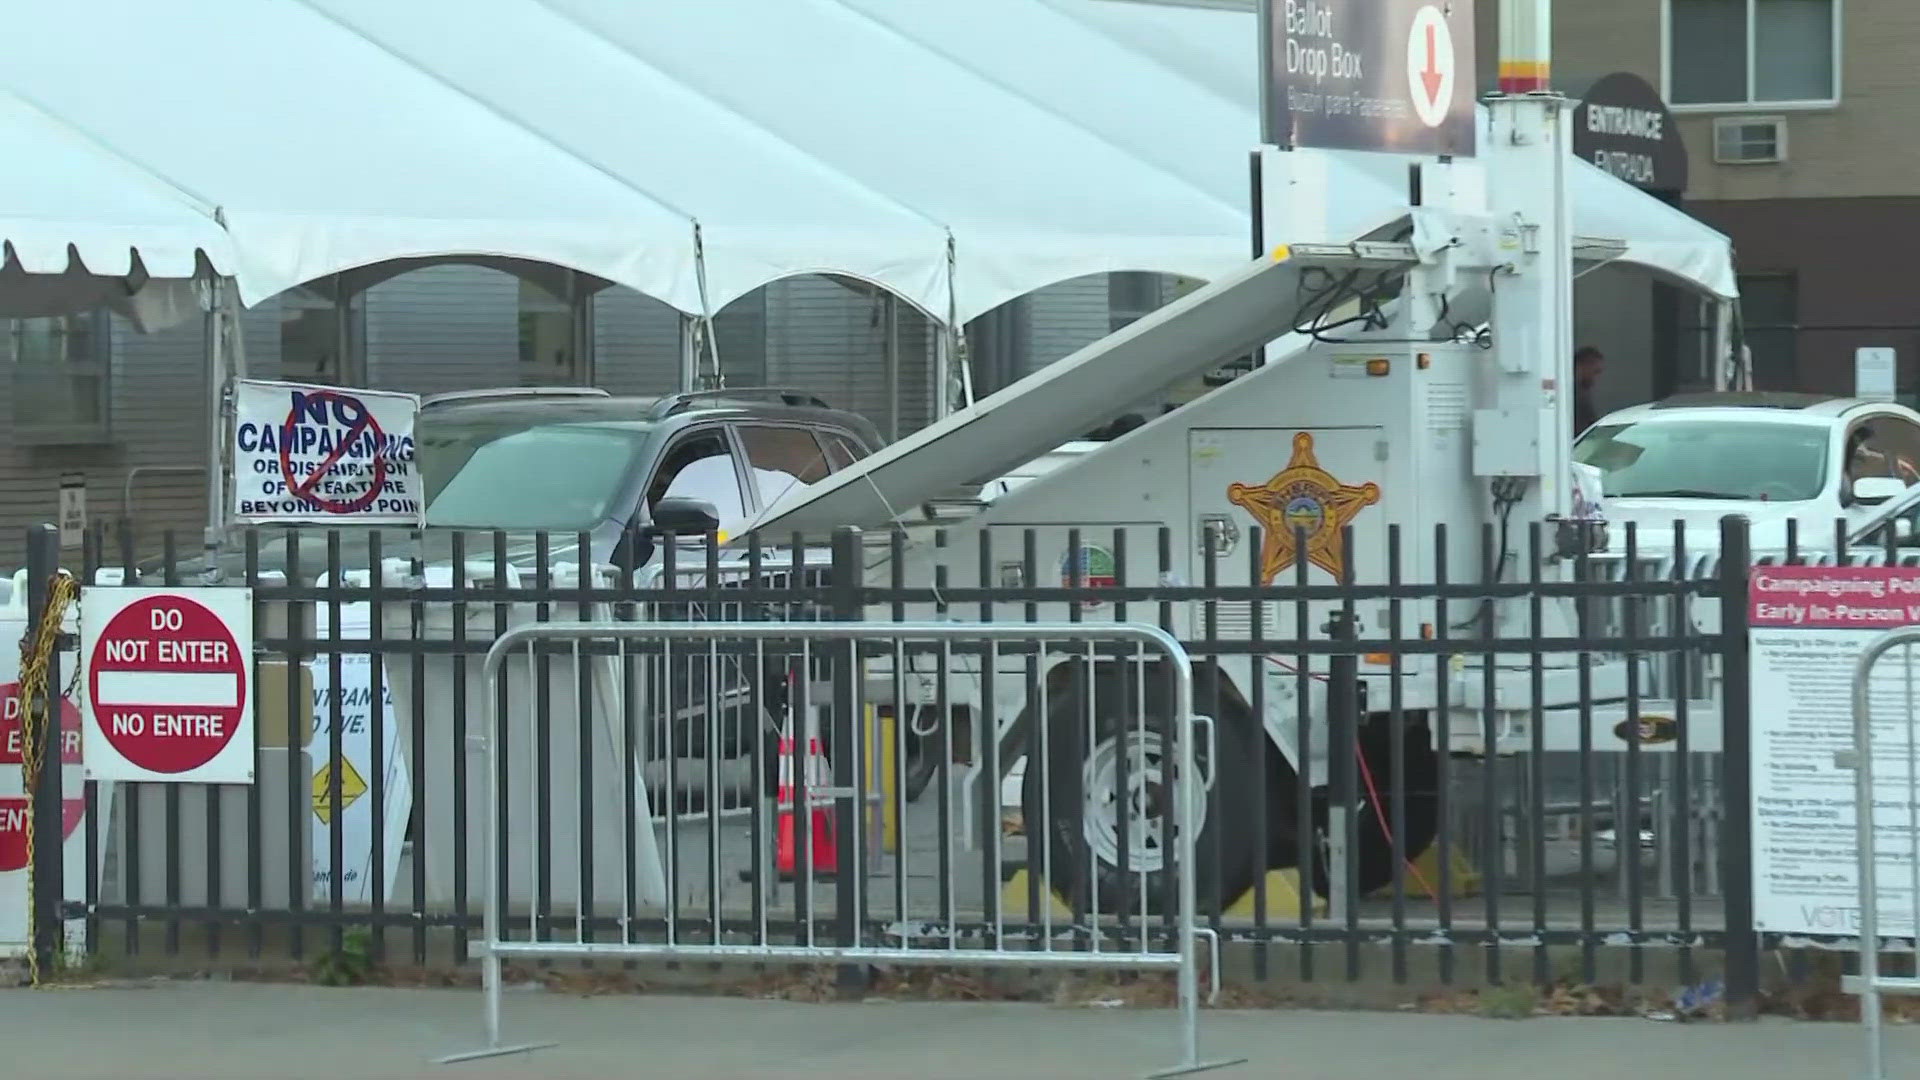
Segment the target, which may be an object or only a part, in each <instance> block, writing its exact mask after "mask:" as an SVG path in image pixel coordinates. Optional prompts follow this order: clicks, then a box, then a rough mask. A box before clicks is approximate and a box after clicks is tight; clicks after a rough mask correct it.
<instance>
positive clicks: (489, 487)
mask: <svg viewBox="0 0 1920 1080" xmlns="http://www.w3.org/2000/svg"><path fill="white" fill-rule="evenodd" d="M647 434H648V433H647V431H646V430H645V429H643V428H637V427H624V426H623V427H612V426H608V427H598V426H593V425H587V424H540V425H535V426H532V427H528V426H525V425H522V424H514V425H505V424H487V423H464V424H463V423H461V422H459V421H458V420H453V419H448V418H444V417H443V418H439V419H437V420H434V421H428V420H427V419H426V418H425V417H422V418H421V422H420V425H419V430H418V438H417V445H418V451H417V452H418V455H419V462H420V476H421V479H422V480H423V481H425V483H426V488H427V524H428V525H429V526H433V527H438V528H459V529H507V530H520V529H525V530H544V529H552V530H566V531H576V530H581V529H590V528H592V527H594V526H595V525H598V524H599V523H600V522H602V521H604V520H605V519H606V517H607V515H608V513H610V512H611V511H612V509H613V502H614V499H615V498H616V497H618V495H619V494H620V487H621V484H622V482H623V481H624V480H625V479H626V477H627V476H628V475H629V474H630V473H631V472H632V471H633V469H634V468H635V464H636V460H637V459H638V457H639V456H640V451H641V448H642V447H643V446H644V445H645V444H646V441H647Z"/></svg>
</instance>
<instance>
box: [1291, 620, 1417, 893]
mask: <svg viewBox="0 0 1920 1080" xmlns="http://www.w3.org/2000/svg"><path fill="white" fill-rule="evenodd" d="M1267 662H1268V663H1270V664H1272V665H1274V666H1275V667H1277V668H1279V669H1281V670H1282V671H1289V672H1292V673H1294V674H1296V675H1298V674H1300V669H1299V668H1297V667H1295V666H1294V665H1292V664H1289V663H1287V662H1286V661H1285V660H1282V659H1280V658H1279V657H1276V656H1269V657H1267ZM1306 675H1307V677H1308V678H1310V679H1318V680H1319V681H1321V682H1327V681H1329V680H1328V678H1327V677H1326V676H1325V675H1321V674H1318V673H1317V672H1312V671H1309V672H1307V673H1306ZM1353 756H1354V758H1355V759H1356V760H1358V761H1359V762H1360V775H1361V776H1362V777H1363V778H1364V779H1365V780H1366V784H1367V798H1368V799H1369V800H1370V801H1371V802H1372V803H1373V816H1374V817H1375V818H1376V819H1377V820H1378V821H1379V822H1380V835H1382V836H1384V837H1386V838H1387V846H1388V848H1389V849H1391V848H1392V846H1393V826H1392V825H1390V824H1388V823H1387V810H1386V806H1387V804H1386V802H1385V801H1383V800H1382V799H1381V798H1380V788H1379V785H1377V784H1376V783H1375V782H1374V779H1373V766H1371V765H1369V764H1367V755H1366V752H1365V751H1364V750H1362V749H1361V748H1360V745H1359V742H1358V740H1355V743H1354V748H1353ZM1407 869H1409V870H1411V871H1413V877H1414V880H1415V881H1418V882H1419V883H1420V887H1421V888H1423V889H1425V890H1426V891H1427V896H1428V898H1430V899H1438V898H1439V896H1440V893H1439V891H1438V890H1436V889H1435V888H1434V887H1433V885H1432V883H1431V882H1429V881H1427V877H1426V875H1425V874H1422V873H1421V872H1420V867H1418V866H1417V865H1415V864H1414V862H1413V860H1412V859H1408V860H1407Z"/></svg>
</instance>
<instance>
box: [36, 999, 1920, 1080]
mask: <svg viewBox="0 0 1920 1080" xmlns="http://www.w3.org/2000/svg"><path fill="white" fill-rule="evenodd" d="M480 1001H481V999H480V996H479V994H478V993H477V992H474V991H469V990H391V989H371V988H356V989H323V988H318V987H309V986H275V985H257V984H247V983H186V982H156V983H142V984H133V985H126V986H116V987H111V988H98V989H52V990H40V991H33V990H5V991H0V1075H5V1076H8V1077H21V1078H23V1080H25V1078H33V1080H82V1078H84V1080H95V1078H100V1080H105V1078H112V1080H171V1078H176V1077H178V1078H182V1080H185V1078H192V1080H241V1078H245V1080H260V1078H267V1077H273V1078H285V1080H346V1078H379V1080H401V1078H407V1080H428V1078H431V1080H462V1078H464V1077H473V1078H474V1080H491V1078H500V1077H522V1078H528V1080H532V1078H536V1077H537V1078H540V1080H576V1078H578V1080H587V1078H592V1080H610V1078H617V1077H675V1078H701V1080H731V1078H747V1077H753V1078H760V1077H770V1076H779V1077H781V1078H783V1080H903V1078H911V1080H1007V1078H1029V1077H1031V1078H1036V1080H1037V1078H1042V1077H1044V1078H1048V1080H1080V1078H1088V1080H1091V1078H1095V1077H1099V1078H1109V1077H1137V1076H1143V1075H1145V1074H1147V1073H1149V1072H1151V1071H1153V1070H1154V1068H1156V1067H1158V1066H1164V1065H1168V1064H1172V1062H1173V1057H1174V1054H1175V1043H1174V1036H1175V1025H1174V1017H1173V1014H1171V1013H1167V1012H1158V1011H1149V1010H1132V1009H1101V1008H1085V1007H1072V1008H1069V1007H1059V1006H1050V1005H1044V1004H1000V1003H992V1004H989V1003H951V1002H936V1003H909V1002H866V1003H860V1004H831V1005H821V1004H803V1003H790V1002H783V1001H755V1000H744V999H738V998H693V997H669V996H652V995H648V996H600V997H573V996H566V995H561V994H556V993H551V992H548V991H545V990H528V991H519V992H512V993H509V994H508V995H507V996H506V999H505V1012H504V1017H505V1023H504V1034H505V1036H506V1039H507V1040H508V1041H528V1040H542V1041H544V1040H554V1041H557V1042H558V1043H559V1045H558V1046H556V1047H554V1048H552V1049H546V1050H540V1051H537V1052H535V1053H532V1054H525V1055H517V1056H513V1057H506V1058H495V1059H491V1060H484V1061H472V1062H464V1063H460V1064H452V1065H436V1064H433V1063H432V1062H433V1059H435V1058H438V1057H440V1056H442V1055H446V1054H449V1053H456V1052H459V1051H462V1050H468V1049H473V1048H475V1047H476V1046H477V1045H478V1042H479V1039H480V1036H481V1030H480ZM1202 1020H1203V1027H1202V1029H1201V1031H1202V1044H1203V1048H1204V1049H1205V1050H1207V1051H1209V1052H1211V1053H1212V1054H1215V1055H1231V1056H1235V1057H1247V1058H1250V1059H1251V1060H1250V1062H1249V1063H1248V1064H1246V1065H1241V1066H1239V1067H1237V1068H1233V1069H1229V1070H1224V1071H1221V1072H1216V1073H1210V1074H1207V1075H1209V1076H1218V1077H1221V1078H1222V1080H1228V1078H1241V1077H1245V1078H1249V1080H1251V1078H1254V1077H1260V1078H1267V1077H1286V1078H1288V1080H1356V1078H1370V1077H1391V1078H1395V1080H1398V1078H1402V1077H1415V1076H1417V1077H1420V1078H1421V1080H1506V1078H1513V1080H1522V1078H1525V1080H1537V1078H1539V1077H1552V1078H1553V1080H1589V1078H1591V1080H1619V1078H1620V1077H1622V1076H1700V1075H1709V1076H1739V1077H1742V1078H1743V1080H1771V1078H1774V1077H1778V1078H1780V1080H1805V1078H1806V1077H1808V1076H1842V1075H1858V1074H1859V1070H1860V1062H1861V1060H1862V1057H1861V1054H1862V1048H1863V1045H1864V1044H1863V1041H1862V1039H1861V1036H1860V1029H1859V1028H1858V1027H1857V1026H1855V1025H1852V1024H1840V1023H1807V1022H1796V1021H1790V1020H1763V1021H1761V1022H1758V1023H1752V1024H1737V1025H1735V1024H1721V1023H1704V1022H1703V1023H1687V1024H1676V1023H1660V1022H1656V1021H1652V1020H1646V1019H1575V1018H1548V1017H1539V1018H1535V1019H1531V1020H1517V1021H1516V1020H1489V1019H1481V1018H1478V1017H1471V1016H1443V1015H1425V1014H1414V1013H1374V1012H1352V1013H1327V1012H1305V1011H1260V1012H1236V1011H1209V1012H1207V1013H1205V1014H1203V1016H1202ZM1890 1044H1891V1055H1890V1065H1891V1068H1890V1072H1892V1073H1893V1074H1894V1075H1909V1074H1912V1073H1915V1072H1920V1028H1904V1027H1896V1028H1894V1029H1892V1030H1891V1035H1890Z"/></svg>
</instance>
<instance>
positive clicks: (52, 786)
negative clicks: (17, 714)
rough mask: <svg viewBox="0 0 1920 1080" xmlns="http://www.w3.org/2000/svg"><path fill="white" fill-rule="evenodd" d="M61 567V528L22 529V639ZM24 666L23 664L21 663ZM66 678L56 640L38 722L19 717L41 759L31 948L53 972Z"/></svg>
mask: <svg viewBox="0 0 1920 1080" xmlns="http://www.w3.org/2000/svg"><path fill="white" fill-rule="evenodd" d="M59 572H60V530H59V528H58V527H57V526H53V525H36V526H34V527H33V528H31V529H29V530H27V637H26V640H27V641H31V640H33V637H34V634H35V632H36V631H37V630H38V629H39V626H40V620H41V619H42V618H44V617H45V615H46V611H47V605H48V604H49V603H50V602H51V601H52V593H51V590H50V589H49V588H48V586H49V585H51V584H52V582H53V576H54V575H55V574H57V573H59ZM23 667H24V665H23ZM65 687H66V683H65V682H64V681H63V680H62V679H61V675H60V649H59V646H58V645H57V644H56V645H55V647H54V649H53V652H52V653H51V654H50V655H49V656H48V657H47V691H46V695H45V697H44V699H43V700H42V701H41V703H40V716H39V718H38V722H37V723H30V722H29V718H28V717H24V716H23V717H21V721H22V724H21V727H22V729H23V730H22V735H24V736H25V738H23V739H22V741H21V747H20V749H21V751H22V754H23V756H24V757H27V758H28V759H29V760H31V759H33V758H35V757H37V758H38V760H39V761H40V775H39V777H38V778H37V780H36V782H35V784H34V789H33V791H32V792H30V793H29V798H30V800H31V802H32V807H33V808H32V811H31V813H32V814H33V836H34V844H33V895H32V896H31V897H29V898H28V901H27V902H28V903H29V904H30V905H32V909H33V940H32V942H30V943H29V946H30V947H31V948H32V949H33V955H34V962H35V964H36V965H38V966H37V968H36V970H38V971H42V972H48V971H52V970H53V967H54V965H55V964H56V963H58V962H59V959H60V957H61V956H62V955H63V953H64V951H65V950H64V943H63V942H62V940H61V939H62V938H63V937H64V936H65V933H64V924H63V923H62V922H61V918H60V916H61V908H62V907H63V906H64V901H65V886H66V868H65V864H64V861H63V859H62V855H63V854H64V852H63V851H62V850H61V849H62V844H61V841H62V838H63V837H64V836H65V835H66V834H65V831H64V830H63V829H62V828H61V824H62V823H61V809H60V808H61V802H62V799H63V796H64V793H63V792H62V791H61V780H62V779H63V777H62V776H61V765H62V763H61V753H60V751H61V749H62V747H61V738H62V731H61V720H62V716H61V713H62V711H63V709H62V700H63V697H64V694H63V691H64V689H65Z"/></svg>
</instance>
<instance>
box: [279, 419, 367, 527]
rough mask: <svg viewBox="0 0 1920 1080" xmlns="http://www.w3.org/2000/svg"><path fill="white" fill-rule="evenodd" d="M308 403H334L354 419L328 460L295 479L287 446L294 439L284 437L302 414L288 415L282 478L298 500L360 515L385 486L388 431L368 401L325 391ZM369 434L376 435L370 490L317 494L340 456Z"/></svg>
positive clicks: (282, 449)
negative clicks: (333, 495) (348, 496)
mask: <svg viewBox="0 0 1920 1080" xmlns="http://www.w3.org/2000/svg"><path fill="white" fill-rule="evenodd" d="M307 402H308V404H309V405H312V404H314V403H319V404H322V405H334V406H335V407H336V409H337V411H338V412H342V413H346V414H348V415H349V416H351V417H352V420H351V421H350V422H349V423H348V426H347V434H346V437H345V438H342V439H341V440H340V441H339V442H337V443H335V444H334V447H333V451H332V452H331V453H329V454H328V455H327V456H326V459H325V460H323V461H321V462H320V464H318V465H316V466H314V469H313V472H311V473H309V474H307V476H306V478H305V479H302V480H296V479H294V476H293V459H292V457H291V455H290V454H289V452H288V446H287V444H288V442H290V441H291V440H289V439H287V438H285V437H284V433H285V432H288V431H292V430H293V428H294V427H295V425H296V423H297V422H298V419H299V414H298V413H296V412H289V413H288V414H287V419H286V422H285V423H284V424H282V425H281V427H280V430H281V432H282V433H283V436H282V438H281V440H280V478H281V479H282V480H285V481H286V484H287V494H289V495H291V496H293V497H294V498H296V499H303V500H305V501H307V502H310V503H315V504H317V505H318V506H319V507H320V508H321V509H322V510H325V511H326V512H327V513H329V514H357V513H359V512H360V511H362V510H365V509H366V508H367V507H369V506H372V505H373V500H375V499H376V498H379V496H380V491H381V489H382V488H384V487H385V486H386V482H387V458H386V454H385V453H384V452H383V447H384V446H385V445H386V433H385V432H383V431H381V430H380V424H379V422H378V421H376V420H374V418H373V410H372V409H369V408H367V406H366V403H365V402H362V401H360V400H359V399H358V398H353V397H348V396H347V395H345V394H336V393H334V392H332V391H330V390H323V391H321V392H319V393H317V394H314V395H312V396H310V397H309V398H307ZM369 433H371V434H372V436H373V452H372V454H370V455H369V456H370V457H371V458H372V459H373V480H372V482H371V483H369V484H368V485H367V490H365V491H363V492H361V493H360V494H358V495H356V496H354V497H353V498H351V499H346V500H340V499H334V498H329V497H327V496H324V495H320V494H316V493H315V491H314V489H315V488H316V487H318V486H319V484H320V481H321V480H323V479H325V478H326V476H327V472H328V470H330V469H332V468H333V467H334V466H335V465H337V464H339V463H340V459H341V457H343V456H345V454H346V452H347V450H348V449H349V448H351V447H352V446H353V444H354V443H356V442H358V441H359V440H360V437H361V436H362V435H364V434H369Z"/></svg>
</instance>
